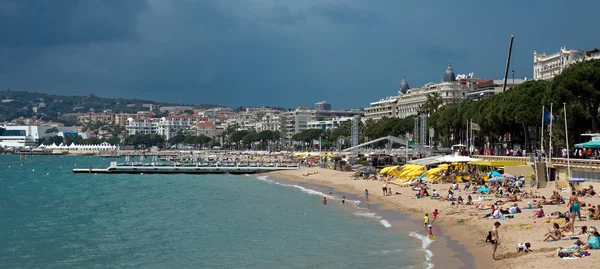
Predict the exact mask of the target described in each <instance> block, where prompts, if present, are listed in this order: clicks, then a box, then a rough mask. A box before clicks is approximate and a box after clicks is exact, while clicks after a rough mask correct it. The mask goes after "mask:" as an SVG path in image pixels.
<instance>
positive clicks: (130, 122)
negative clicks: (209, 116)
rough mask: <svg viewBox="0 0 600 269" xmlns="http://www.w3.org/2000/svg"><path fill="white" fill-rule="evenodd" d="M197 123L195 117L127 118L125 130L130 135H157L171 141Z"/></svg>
mask: <svg viewBox="0 0 600 269" xmlns="http://www.w3.org/2000/svg"><path fill="white" fill-rule="evenodd" d="M197 122H198V119H197V118H196V117H190V116H169V117H162V118H160V119H158V118H145V119H134V118H128V119H127V124H126V125H125V129H126V130H127V132H128V133H129V134H130V135H134V134H159V135H162V136H164V137H165V139H167V140H168V139H171V138H172V137H173V136H175V135H177V133H178V132H187V131H190V130H191V129H192V127H193V126H194V125H195V124H196V123H197Z"/></svg>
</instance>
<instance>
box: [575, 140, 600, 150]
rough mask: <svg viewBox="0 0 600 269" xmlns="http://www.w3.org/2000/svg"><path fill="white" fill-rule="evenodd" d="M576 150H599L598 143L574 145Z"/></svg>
mask: <svg viewBox="0 0 600 269" xmlns="http://www.w3.org/2000/svg"><path fill="white" fill-rule="evenodd" d="M575 147H576V148H586V149H599V148H600V141H589V142H585V143H580V144H575Z"/></svg>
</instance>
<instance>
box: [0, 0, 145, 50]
mask: <svg viewBox="0 0 600 269" xmlns="http://www.w3.org/2000/svg"><path fill="white" fill-rule="evenodd" d="M144 6H145V2H143V1H137V0H129V1H123V0H104V1H87V0H55V1H44V0H41V1H40V0H4V1H3V3H2V4H0V15H1V16H0V25H1V26H0V36H2V38H1V39H0V46H5V47H22V46H39V47H44V46H54V45H65V44H80V43H89V42H106V41H114V40H123V39H132V38H135V34H136V29H135V28H134V27H135V24H134V21H135V17H136V15H137V14H139V13H140V12H142V11H143V10H144Z"/></svg>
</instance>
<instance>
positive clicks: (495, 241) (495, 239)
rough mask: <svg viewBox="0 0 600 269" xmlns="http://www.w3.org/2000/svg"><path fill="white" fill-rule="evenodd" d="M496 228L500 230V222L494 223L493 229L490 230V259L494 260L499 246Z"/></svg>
mask: <svg viewBox="0 0 600 269" xmlns="http://www.w3.org/2000/svg"><path fill="white" fill-rule="evenodd" d="M498 228H500V222H498V221H496V222H494V227H493V228H492V240H491V242H492V250H493V251H494V252H492V259H494V260H496V249H498V244H500V242H499V240H500V237H499V236H498Z"/></svg>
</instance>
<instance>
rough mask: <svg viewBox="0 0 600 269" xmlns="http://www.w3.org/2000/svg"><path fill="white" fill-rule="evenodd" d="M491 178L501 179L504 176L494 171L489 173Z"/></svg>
mask: <svg viewBox="0 0 600 269" xmlns="http://www.w3.org/2000/svg"><path fill="white" fill-rule="evenodd" d="M488 175H489V176H492V177H501V176H502V175H501V174H500V173H498V172H497V171H492V172H489V173H488Z"/></svg>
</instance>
